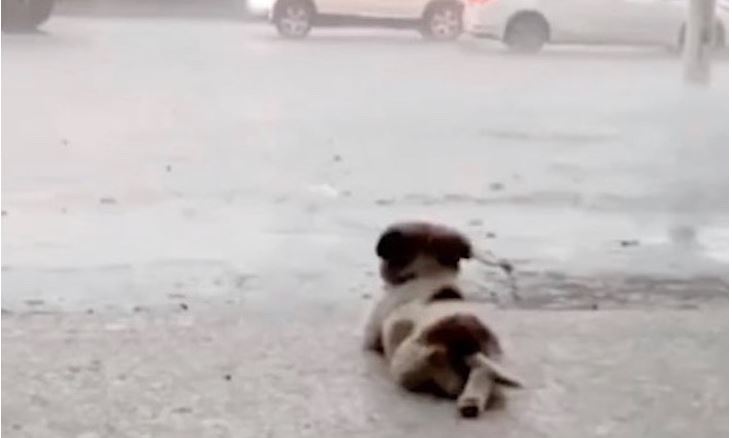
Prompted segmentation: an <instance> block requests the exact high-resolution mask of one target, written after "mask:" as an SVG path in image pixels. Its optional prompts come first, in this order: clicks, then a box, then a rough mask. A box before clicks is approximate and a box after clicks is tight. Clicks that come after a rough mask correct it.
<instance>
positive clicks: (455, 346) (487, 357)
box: [423, 313, 522, 388]
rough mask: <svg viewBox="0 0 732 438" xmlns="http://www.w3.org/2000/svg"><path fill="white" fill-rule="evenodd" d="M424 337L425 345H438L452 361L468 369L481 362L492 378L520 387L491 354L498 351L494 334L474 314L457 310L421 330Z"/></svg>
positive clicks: (497, 343)
mask: <svg viewBox="0 0 732 438" xmlns="http://www.w3.org/2000/svg"><path fill="white" fill-rule="evenodd" d="M423 336H424V338H423V341H424V342H425V343H426V344H428V345H440V346H442V347H443V348H444V349H445V350H446V351H447V352H448V355H449V356H450V358H451V359H452V361H453V363H455V365H459V368H463V367H465V368H466V369H465V370H463V371H465V372H468V371H469V370H468V368H472V367H477V366H482V367H485V368H488V369H489V370H491V373H492V374H493V375H494V378H495V381H496V382H497V383H499V384H503V385H506V386H510V387H515V388H519V387H521V386H522V385H521V382H520V381H519V380H518V379H517V378H515V377H513V376H512V375H511V373H509V372H507V371H506V370H505V369H504V368H503V367H502V366H501V365H500V364H499V363H498V362H496V361H495V360H494V359H492V358H491V357H495V356H499V355H500V354H501V345H500V343H499V342H498V338H497V337H496V335H495V334H494V333H493V332H492V331H491V330H490V329H488V327H487V326H486V325H485V324H483V322H481V321H480V319H478V318H477V317H476V316H475V315H471V314H468V313H458V314H455V315H451V316H448V317H445V318H443V319H441V320H439V321H437V322H435V323H434V324H433V325H432V326H431V327H429V328H428V329H427V330H425V332H424V335H423Z"/></svg>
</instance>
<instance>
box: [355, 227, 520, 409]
mask: <svg viewBox="0 0 732 438" xmlns="http://www.w3.org/2000/svg"><path fill="white" fill-rule="evenodd" d="M376 253H377V255H378V256H379V257H380V258H381V277H382V279H383V280H384V282H385V284H384V293H383V295H382V296H381V298H380V299H379V300H378V301H377V303H376V305H375V307H374V309H373V310H372V312H371V314H370V316H369V319H368V322H367V325H366V334H365V343H364V346H365V348H367V349H369V350H373V351H377V352H379V353H383V355H384V356H385V358H386V360H387V362H388V364H389V371H390V373H391V375H392V377H393V378H394V379H395V380H396V382H397V383H399V384H400V385H401V386H403V387H404V388H406V389H408V390H412V391H428V392H432V393H436V394H439V395H442V396H445V397H449V398H456V399H457V405H458V410H459V412H460V414H461V415H462V416H464V417H476V416H478V415H479V414H480V412H482V411H483V410H484V409H486V407H487V406H488V404H489V401H490V400H492V399H494V398H496V397H500V392H499V389H498V387H497V385H496V384H503V385H508V386H520V384H519V382H518V381H517V380H516V379H515V378H513V377H511V376H510V375H509V374H508V373H507V372H506V371H505V370H504V369H502V368H501V366H499V364H498V363H497V360H498V359H499V358H500V356H501V345H500V343H499V341H498V338H497V337H496V335H495V334H494V333H493V332H492V331H491V330H490V329H489V328H488V326H487V325H486V324H485V323H484V322H482V321H481V320H480V319H479V318H478V317H477V316H476V314H475V310H476V304H475V303H471V302H470V301H466V300H465V297H464V295H463V293H462V288H461V287H460V285H459V284H458V274H459V271H460V262H461V260H463V259H469V258H471V256H472V249H471V245H470V242H469V241H468V239H467V238H465V237H464V236H463V235H462V234H460V233H458V232H457V231H455V230H453V229H450V228H448V227H445V226H441V225H435V224H431V223H425V222H411V223H401V224H395V225H392V226H391V227H389V228H388V229H387V230H386V231H385V232H384V233H383V234H382V235H381V237H380V238H379V241H378V244H377V246H376Z"/></svg>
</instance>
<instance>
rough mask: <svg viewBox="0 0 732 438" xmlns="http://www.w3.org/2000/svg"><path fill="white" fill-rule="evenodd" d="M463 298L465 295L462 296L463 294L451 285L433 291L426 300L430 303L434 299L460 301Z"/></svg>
mask: <svg viewBox="0 0 732 438" xmlns="http://www.w3.org/2000/svg"><path fill="white" fill-rule="evenodd" d="M464 299H465V297H463V294H461V293H460V292H459V291H458V290H457V289H455V288H452V287H443V288H442V289H439V290H438V291H437V292H435V293H434V294H433V295H432V296H431V297H430V299H429V300H428V301H427V302H428V303H432V302H435V301H446V300H458V301H462V300H464Z"/></svg>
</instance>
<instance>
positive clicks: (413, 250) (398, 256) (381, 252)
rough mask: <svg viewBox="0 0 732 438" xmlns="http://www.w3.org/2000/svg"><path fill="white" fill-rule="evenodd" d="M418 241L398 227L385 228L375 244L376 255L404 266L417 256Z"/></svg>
mask: <svg viewBox="0 0 732 438" xmlns="http://www.w3.org/2000/svg"><path fill="white" fill-rule="evenodd" d="M418 251H419V242H418V241H417V239H416V238H415V236H414V235H413V234H412V233H408V232H406V231H402V230H401V229H400V228H399V227H396V226H393V227H389V228H387V230H386V231H385V232H384V234H382V235H381V237H380V238H379V241H378V242H377V244H376V255H378V256H379V257H380V258H381V259H383V260H385V261H387V262H390V263H391V264H394V265H402V266H405V265H407V264H408V263H409V262H411V261H412V260H413V259H414V257H416V256H417V252H418Z"/></svg>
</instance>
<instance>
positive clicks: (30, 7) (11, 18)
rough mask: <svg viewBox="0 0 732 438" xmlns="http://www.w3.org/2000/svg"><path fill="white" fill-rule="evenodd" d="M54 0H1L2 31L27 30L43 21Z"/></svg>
mask: <svg viewBox="0 0 732 438" xmlns="http://www.w3.org/2000/svg"><path fill="white" fill-rule="evenodd" d="M53 4H54V0H2V31H3V32H29V31H33V30H35V29H36V28H37V27H38V26H40V25H41V24H43V23H45V22H46V20H48V18H49V17H50V16H51V12H52V11H53Z"/></svg>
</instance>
